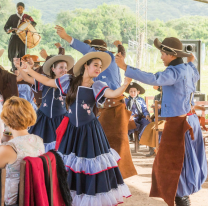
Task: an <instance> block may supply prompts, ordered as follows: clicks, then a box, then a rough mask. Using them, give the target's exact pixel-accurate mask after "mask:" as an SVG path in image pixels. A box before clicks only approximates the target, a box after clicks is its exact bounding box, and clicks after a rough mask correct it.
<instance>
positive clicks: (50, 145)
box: [44, 141, 56, 152]
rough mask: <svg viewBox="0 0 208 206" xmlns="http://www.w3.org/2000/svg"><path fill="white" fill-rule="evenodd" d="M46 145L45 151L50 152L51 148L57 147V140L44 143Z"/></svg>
mask: <svg viewBox="0 0 208 206" xmlns="http://www.w3.org/2000/svg"><path fill="white" fill-rule="evenodd" d="M44 146H45V152H48V151H49V150H52V149H55V146H56V141H54V142H51V143H44Z"/></svg>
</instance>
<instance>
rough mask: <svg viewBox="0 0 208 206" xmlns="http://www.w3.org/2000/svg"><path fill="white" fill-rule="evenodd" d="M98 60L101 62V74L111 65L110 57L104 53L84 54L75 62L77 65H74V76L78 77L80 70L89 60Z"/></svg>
mask: <svg viewBox="0 0 208 206" xmlns="http://www.w3.org/2000/svg"><path fill="white" fill-rule="evenodd" d="M96 58H98V59H100V60H101V61H102V69H101V72H103V71H104V70H105V69H107V68H108V67H109V65H110V64H111V61H112V59H111V56H110V55H109V54H108V53H106V52H89V53H87V54H85V55H84V56H83V57H82V58H81V59H79V60H78V61H77V63H76V64H75V65H74V68H73V71H74V76H75V77H77V76H79V75H80V70H81V68H82V66H83V65H84V64H85V63H86V62H87V61H88V60H90V59H96Z"/></svg>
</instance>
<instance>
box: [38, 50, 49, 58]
mask: <svg viewBox="0 0 208 206" xmlns="http://www.w3.org/2000/svg"><path fill="white" fill-rule="evenodd" d="M40 56H41V57H42V58H43V59H46V58H47V56H48V54H47V52H46V50H45V49H42V50H41V51H40Z"/></svg>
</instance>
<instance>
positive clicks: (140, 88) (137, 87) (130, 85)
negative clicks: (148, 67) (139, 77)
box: [125, 82, 145, 94]
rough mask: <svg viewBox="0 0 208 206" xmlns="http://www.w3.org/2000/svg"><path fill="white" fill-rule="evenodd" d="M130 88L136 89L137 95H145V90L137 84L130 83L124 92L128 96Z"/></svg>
mask: <svg viewBox="0 0 208 206" xmlns="http://www.w3.org/2000/svg"><path fill="white" fill-rule="evenodd" d="M131 88H136V89H137V90H138V91H140V93H139V94H144V93H145V89H144V88H143V87H142V86H140V85H139V84H137V83H136V82H131V83H130V84H129V86H128V87H127V88H126V90H125V92H126V93H128V94H129V90H130V89H131Z"/></svg>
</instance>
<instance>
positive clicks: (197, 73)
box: [187, 54, 200, 83]
mask: <svg viewBox="0 0 208 206" xmlns="http://www.w3.org/2000/svg"><path fill="white" fill-rule="evenodd" d="M194 60H195V57H194V55H193V54H191V56H190V57H187V61H188V64H189V65H190V66H191V67H192V69H193V71H194V82H195V83H196V82H197V81H198V80H199V79H200V74H199V71H198V70H197V68H196V67H195V65H194V64H193V62H194Z"/></svg>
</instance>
